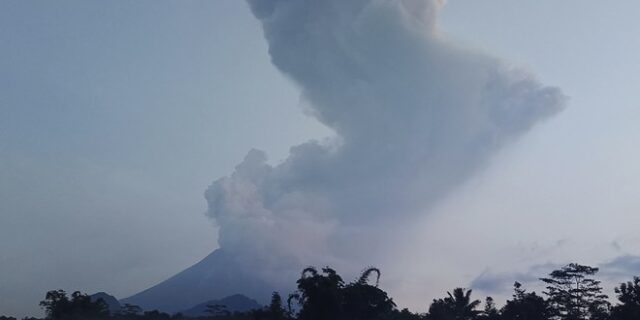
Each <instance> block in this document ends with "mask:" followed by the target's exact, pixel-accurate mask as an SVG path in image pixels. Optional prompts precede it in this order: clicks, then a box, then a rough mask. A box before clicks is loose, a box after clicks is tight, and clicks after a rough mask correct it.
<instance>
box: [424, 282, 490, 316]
mask: <svg viewBox="0 0 640 320" xmlns="http://www.w3.org/2000/svg"><path fill="white" fill-rule="evenodd" d="M447 294H448V295H449V296H448V297H446V298H444V299H437V300H435V299H434V300H433V303H432V304H431V306H430V307H429V313H428V314H427V319H429V320H473V319H475V318H476V317H477V316H478V315H479V314H480V311H478V310H476V308H477V307H478V306H479V305H480V300H473V301H472V300H471V290H467V291H465V289H463V288H455V289H453V294H452V293H451V292H447Z"/></svg>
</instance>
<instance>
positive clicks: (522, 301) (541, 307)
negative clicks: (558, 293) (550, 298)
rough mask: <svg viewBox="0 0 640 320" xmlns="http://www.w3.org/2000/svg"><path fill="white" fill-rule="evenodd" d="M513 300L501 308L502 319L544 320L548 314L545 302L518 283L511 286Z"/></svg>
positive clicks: (547, 317)
mask: <svg viewBox="0 0 640 320" xmlns="http://www.w3.org/2000/svg"><path fill="white" fill-rule="evenodd" d="M513 291H514V293H513V299H512V300H507V303H506V304H505V306H504V307H503V308H502V317H503V318H504V319H508V320H512V319H513V320H546V319H549V317H550V313H549V308H548V307H547V302H546V301H545V300H544V298H542V297H541V296H539V295H537V294H536V293H535V292H527V291H526V290H525V289H523V288H522V285H521V284H520V283H519V282H516V283H514V284H513Z"/></svg>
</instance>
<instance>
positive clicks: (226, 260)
mask: <svg viewBox="0 0 640 320" xmlns="http://www.w3.org/2000/svg"><path fill="white" fill-rule="evenodd" d="M258 267H259V266H256V268H258ZM242 270H245V268H240V267H239V265H238V263H237V262H236V259H235V258H234V256H233V255H231V254H229V253H227V252H225V251H224V250H221V249H218V250H215V251H214V252H212V253H211V254H209V255H208V256H207V257H205V258H204V259H202V260H201V261H200V262H198V263H196V264H194V265H193V266H191V267H189V268H187V269H185V270H183V271H182V272H180V273H178V274H176V275H174V276H173V277H171V278H169V279H167V280H165V281H163V282H161V283H159V284H157V285H155V286H153V287H151V288H149V289H146V290H144V291H142V292H140V293H137V294H135V295H133V296H131V297H128V298H125V299H122V300H120V302H121V303H122V304H123V305H124V304H125V303H128V304H133V305H137V306H140V307H141V308H142V309H143V310H159V311H163V312H168V313H175V312H179V311H182V310H187V309H189V308H192V307H193V306H195V305H198V304H200V303H203V302H205V301H210V300H216V299H222V298H224V297H228V296H231V295H235V294H242V295H244V296H247V297H250V298H253V299H256V300H257V301H258V302H259V303H261V304H267V303H268V301H269V299H270V297H271V294H272V293H273V291H274V290H277V288H273V287H272V285H269V284H267V283H266V282H265V281H263V280H261V279H260V278H259V277H258V276H256V275H254V274H251V273H250V272H245V271H242Z"/></svg>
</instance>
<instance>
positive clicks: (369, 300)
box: [343, 268, 396, 320]
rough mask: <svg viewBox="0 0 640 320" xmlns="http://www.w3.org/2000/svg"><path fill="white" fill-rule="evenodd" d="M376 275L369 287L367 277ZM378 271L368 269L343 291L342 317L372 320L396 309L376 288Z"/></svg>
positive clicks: (384, 293) (385, 294) (378, 277)
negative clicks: (373, 282) (373, 283)
mask: <svg viewBox="0 0 640 320" xmlns="http://www.w3.org/2000/svg"><path fill="white" fill-rule="evenodd" d="M372 273H375V274H376V282H375V286H372V285H369V284H368V283H367V282H368V281H369V277H370V276H371V274H372ZM379 281H380V270H378V269H376V268H368V269H366V270H365V271H364V272H362V275H361V276H360V278H358V280H357V281H355V282H353V283H350V284H348V285H347V286H346V287H345V288H344V289H343V291H344V294H343V296H344V306H343V309H344V313H345V314H344V316H345V318H346V319H352V320H373V319H378V318H380V317H382V316H384V315H388V314H390V313H391V312H392V311H393V310H394V309H395V307H396V305H395V303H394V302H393V300H392V299H391V298H389V297H388V296H387V293H386V292H384V291H382V290H380V288H378V283H379Z"/></svg>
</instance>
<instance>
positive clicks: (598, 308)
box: [0, 263, 640, 320]
mask: <svg viewBox="0 0 640 320" xmlns="http://www.w3.org/2000/svg"><path fill="white" fill-rule="evenodd" d="M597 272H598V268H593V267H589V266H584V265H579V264H575V263H572V264H569V265H567V266H564V267H562V268H561V269H558V270H555V271H553V272H551V273H550V274H549V275H548V277H546V278H541V279H540V280H541V281H542V282H543V283H544V284H545V285H546V290H545V291H544V292H542V294H541V295H539V294H537V293H535V292H529V291H527V290H526V289H524V288H523V287H522V285H521V284H520V283H518V282H516V283H515V284H514V288H513V296H512V298H511V299H509V300H507V302H506V303H505V305H504V306H502V307H501V308H498V307H497V306H496V305H495V303H494V301H493V299H492V298H491V297H487V298H486V299H485V301H484V303H483V302H481V301H480V300H475V299H473V298H472V295H471V293H472V292H471V290H467V289H464V288H456V289H453V290H452V291H450V292H447V293H446V295H445V296H444V297H443V298H439V299H434V300H433V301H431V304H430V306H429V310H428V312H427V313H425V314H418V313H412V312H410V311H408V310H407V309H403V310H399V309H398V308H397V306H396V304H395V303H394V301H393V299H392V298H390V297H389V296H388V295H387V293H386V292H385V291H383V290H382V289H380V288H379V287H378V281H379V279H380V271H379V270H378V269H376V268H369V269H367V270H366V271H364V272H363V273H362V275H361V276H360V277H359V278H358V279H356V280H354V281H352V282H349V283H346V282H345V281H344V280H343V279H342V278H341V277H340V275H338V274H337V273H336V271H335V270H333V269H331V268H328V267H327V268H323V269H321V270H317V269H315V268H307V269H305V270H304V271H303V272H302V275H301V277H300V279H299V280H298V281H297V288H298V290H297V291H296V292H295V293H292V294H290V295H289V296H287V298H286V299H283V297H281V296H280V294H278V293H274V294H273V296H272V300H271V304H270V305H269V306H267V307H264V308H263V309H258V310H252V311H249V312H244V313H238V312H236V313H233V314H232V313H230V312H228V311H227V310H226V308H225V306H221V305H209V306H207V314H208V315H207V316H201V317H196V318H188V317H185V316H183V315H181V314H179V313H178V314H174V315H169V314H166V313H162V312H158V311H144V312H143V311H142V310H141V309H140V308H139V307H137V306H133V305H124V306H123V307H122V308H121V310H120V311H119V312H117V313H114V314H110V313H109V311H108V310H109V309H108V306H107V305H106V303H104V301H103V300H101V299H98V300H97V301H92V300H91V298H90V297H89V296H88V295H85V294H82V293H80V292H74V293H73V294H71V295H70V296H67V294H66V293H65V292H64V291H61V290H57V291H49V292H48V293H47V294H46V297H45V300H43V301H42V302H41V303H40V305H41V306H42V307H43V308H44V311H45V313H46V319H51V320H94V319H95V320H180V319H200V320H640V278H639V277H634V278H633V279H632V280H631V281H629V282H626V283H622V284H620V285H619V286H618V287H616V288H615V293H616V296H617V300H618V301H617V302H616V303H615V304H612V303H610V302H609V297H607V296H606V295H604V294H603V293H602V287H601V286H600V281H598V280H596V279H594V276H595V274H596V273H597ZM372 276H375V279H372ZM25 319H27V320H36V319H35V318H25ZM0 320H15V318H9V317H0Z"/></svg>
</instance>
